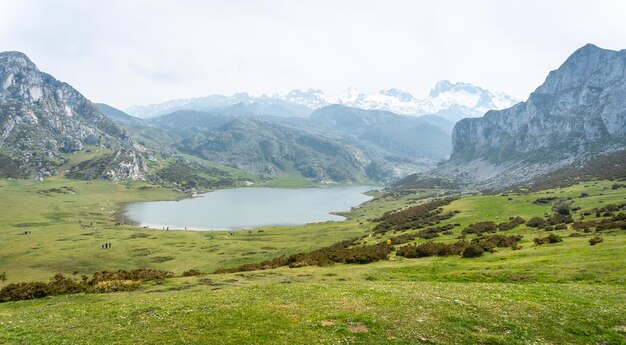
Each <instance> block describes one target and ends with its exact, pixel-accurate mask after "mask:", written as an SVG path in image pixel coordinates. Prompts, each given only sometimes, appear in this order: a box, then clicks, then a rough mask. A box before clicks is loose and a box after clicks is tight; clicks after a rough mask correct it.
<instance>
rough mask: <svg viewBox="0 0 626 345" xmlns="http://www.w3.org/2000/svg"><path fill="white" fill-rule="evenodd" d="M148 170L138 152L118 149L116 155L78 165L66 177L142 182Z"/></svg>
mask: <svg viewBox="0 0 626 345" xmlns="http://www.w3.org/2000/svg"><path fill="white" fill-rule="evenodd" d="M146 170H147V166H146V162H145V159H144V158H143V156H142V155H141V154H139V153H138V152H137V151H134V150H130V149H124V148H121V149H118V150H117V151H115V152H114V153H111V154H108V155H104V156H101V157H98V158H95V159H92V160H88V161H85V162H82V163H79V164H77V165H76V166H73V167H72V168H70V170H69V171H68V172H67V174H66V176H67V177H70V178H78V179H83V180H94V179H100V178H102V179H105V180H109V181H119V180H128V179H132V180H140V179H143V178H144V175H145V172H146Z"/></svg>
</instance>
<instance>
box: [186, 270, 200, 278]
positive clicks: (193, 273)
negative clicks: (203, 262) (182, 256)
mask: <svg viewBox="0 0 626 345" xmlns="http://www.w3.org/2000/svg"><path fill="white" fill-rule="evenodd" d="M199 275H202V272H200V271H199V270H197V269H195V268H194V269H190V270H189V271H185V272H183V274H182V276H183V277H193V276H199Z"/></svg>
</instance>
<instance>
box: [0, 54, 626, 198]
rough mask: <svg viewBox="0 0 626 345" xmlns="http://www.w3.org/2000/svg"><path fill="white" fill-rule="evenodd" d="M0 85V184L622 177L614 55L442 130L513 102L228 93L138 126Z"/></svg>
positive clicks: (44, 86)
mask: <svg viewBox="0 0 626 345" xmlns="http://www.w3.org/2000/svg"><path fill="white" fill-rule="evenodd" d="M0 86H1V87H0V176H2V177H17V178H39V179H40V178H44V177H47V176H52V175H58V174H64V175H65V176H68V177H72V178H84V179H93V178H103V179H109V180H120V179H129V178H130V179H147V180H150V181H154V182H158V183H161V182H167V181H170V182H173V183H176V181H175V180H176V179H177V178H178V177H180V176H186V177H185V178H186V179H188V180H187V181H186V182H185V183H186V185H188V186H211V185H216V184H211V183H209V181H208V180H206V181H202V180H199V177H198V176H196V175H194V174H195V173H196V172H199V171H201V172H202V174H205V175H206V174H208V175H211V174H217V175H218V176H221V177H223V179H221V180H219V182H216V183H217V185H223V186H230V185H232V183H233V180H232V179H231V178H230V177H228V176H227V175H228V174H227V173H225V172H224V171H217V170H215V169H213V168H211V167H207V166H204V167H203V166H202V164H198V163H197V162H194V161H190V160H188V159H187V158H185V155H189V156H195V157H198V158H199V159H203V160H205V161H207V162H214V163H219V164H222V165H226V166H229V167H232V168H235V169H239V170H241V171H244V172H247V173H251V174H255V175H256V174H258V175H261V176H274V175H300V176H304V177H307V178H309V179H312V180H315V181H327V182H363V181H371V180H373V181H379V182H386V183H388V182H392V181H394V180H397V179H399V178H403V177H405V176H407V175H410V174H411V173H416V172H417V173H418V174H417V175H411V176H409V177H408V178H407V179H405V180H403V181H404V182H407V183H408V184H411V185H416V181H419V180H420V179H428V180H429V181H430V182H432V181H439V182H441V183H444V184H446V185H452V184H456V185H460V186H462V187H463V188H466V189H470V190H476V189H478V190H483V189H502V188H509V187H511V186H532V184H533V183H535V182H536V181H538V180H539V179H543V180H555V179H557V177H555V176H557V175H555V174H561V175H558V176H564V175H563V174H564V173H563V172H564V171H566V172H567V173H566V174H565V175H567V176H569V177H571V176H576V174H575V173H572V171H574V172H575V171H585V174H587V175H589V174H594V173H596V172H597V171H598V169H594V167H593V166H591V165H593V164H601V165H602V166H603V167H605V168H603V169H602V170H604V171H605V172H606V171H611V172H614V171H626V169H625V167H623V166H622V165H621V164H622V163H620V162H621V161H620V159H621V158H620V157H623V156H624V155H623V153H624V152H625V151H624V150H625V149H626V50H622V51H612V50H607V49H601V48H598V47H596V46H594V45H591V44H589V45H586V46H584V47H582V48H580V49H578V50H576V51H575V52H574V53H573V54H572V55H571V56H570V57H569V58H568V59H567V60H566V61H565V62H564V63H563V64H562V65H561V66H560V67H559V68H558V69H557V70H555V71H552V72H550V73H549V74H548V76H547V78H546V80H545V82H544V83H543V84H542V85H541V86H539V87H538V88H537V89H536V90H535V91H534V92H533V93H531V94H530V96H529V98H528V99H527V100H526V101H524V102H520V103H516V104H514V105H512V106H510V107H508V108H504V109H500V110H488V111H486V113H485V115H484V116H482V117H476V118H471V116H470V118H465V119H462V120H459V121H458V122H456V124H455V121H456V118H455V116H459V114H461V113H463V112H465V113H472V112H473V113H472V114H474V115H478V114H479V113H480V112H482V111H485V110H487V109H489V108H493V109H497V108H500V107H504V106H506V104H512V103H515V100H513V99H511V98H510V97H507V96H503V95H495V94H493V93H490V92H488V91H486V90H483V89H480V88H477V87H475V86H472V85H469V84H462V83H456V84H453V83H450V82H445V81H444V82H440V83H438V84H437V86H436V87H435V88H434V89H433V90H432V91H431V94H430V97H429V98H428V101H424V100H421V101H420V100H417V99H416V98H414V97H413V96H411V95H410V94H408V93H405V92H402V91H399V90H386V91H381V92H380V93H378V94H376V95H363V94H359V93H355V92H352V93H347V94H344V95H342V96H340V97H337V98H329V97H327V96H326V95H324V94H323V93H322V92H321V91H318V90H309V91H292V92H290V93H289V94H287V95H284V96H272V97H268V96H262V97H257V98H255V97H251V96H249V95H246V94H238V95H235V96H232V97H226V96H210V97H205V98H199V99H194V100H179V101H172V102H168V103H164V104H161V105H154V106H149V107H143V108H135V110H136V111H135V114H137V112H140V111H143V113H142V116H145V117H149V118H146V119H141V118H138V117H135V116H132V115H130V114H127V113H125V112H123V111H121V110H118V109H116V108H114V107H111V106H108V105H106V104H93V103H91V102H90V101H89V100H87V99H86V98H85V97H84V96H82V95H81V94H80V93H79V92H78V91H77V90H75V89H74V88H72V87H71V86H70V85H68V84H66V83H63V82H60V81H58V80H57V79H55V78H54V77H52V76H50V75H48V74H46V73H44V72H41V71H39V69H37V67H36V66H35V65H34V64H33V63H32V62H31V61H30V60H29V59H28V57H27V56H26V55H24V54H22V53H19V52H4V53H0ZM350 105H358V106H359V107H355V106H350ZM188 107H191V108H193V107H197V108H200V110H197V109H195V110H194V109H191V110H190V109H186V108H188ZM177 109H182V110H177ZM387 109H399V110H398V111H400V112H401V114H398V113H395V112H391V111H388V110H387ZM459 109H460V110H459ZM161 112H163V113H164V114H161ZM433 112H434V113H433ZM406 114H412V115H419V116H407V115H406ZM157 115H158V116H157ZM603 157H604V158H603ZM605 158H606V159H605ZM148 161H149V162H148ZM437 162H439V164H437ZM598 162H599V163H598ZM616 162H617V163H616ZM164 172H167V173H164ZM550 176H552V177H550ZM439 182H437V183H439ZM400 185H402V184H400Z"/></svg>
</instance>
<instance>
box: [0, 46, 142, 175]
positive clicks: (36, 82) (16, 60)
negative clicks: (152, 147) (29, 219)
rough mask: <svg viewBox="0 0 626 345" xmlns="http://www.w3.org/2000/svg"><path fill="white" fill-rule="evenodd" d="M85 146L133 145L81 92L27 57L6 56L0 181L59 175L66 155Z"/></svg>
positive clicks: (0, 86)
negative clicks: (37, 65) (58, 169)
mask: <svg viewBox="0 0 626 345" xmlns="http://www.w3.org/2000/svg"><path fill="white" fill-rule="evenodd" d="M84 145H93V146H100V147H105V148H107V149H119V148H123V147H131V146H132V143H131V142H130V139H129V137H128V133H127V132H125V131H124V130H122V129H121V128H120V127H118V126H117V125H116V124H115V123H113V122H112V121H111V120H110V119H108V118H107V117H106V116H105V115H104V114H103V113H102V112H101V111H100V110H99V109H98V108H96V107H95V106H94V105H93V104H92V103H91V102H90V101H89V100H88V99H87V98H85V97H84V96H83V95H82V94H80V92H78V91H77V90H75V89H74V88H73V87H71V86H70V85H68V84H66V83H63V82H60V81H58V80H57V79H55V78H54V77H52V76H51V75H49V74H46V73H44V72H41V71H39V69H37V67H36V66H35V64H34V63H33V62H32V61H30V59H29V58H28V57H27V56H26V55H25V54H23V53H20V52H4V53H0V162H2V164H0V176H8V177H36V178H42V177H45V176H51V175H54V174H56V173H57V171H56V169H57V167H58V166H60V165H62V164H64V163H65V162H66V161H67V159H66V157H65V156H64V155H66V154H70V153H73V152H75V151H80V150H82V149H83V147H84ZM140 170H141V169H140ZM116 176H118V175H116Z"/></svg>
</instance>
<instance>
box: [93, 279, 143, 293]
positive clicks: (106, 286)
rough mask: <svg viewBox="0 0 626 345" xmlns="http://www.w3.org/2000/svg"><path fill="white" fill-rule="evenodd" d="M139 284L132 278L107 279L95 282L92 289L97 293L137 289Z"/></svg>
mask: <svg viewBox="0 0 626 345" xmlns="http://www.w3.org/2000/svg"><path fill="white" fill-rule="evenodd" d="M139 286H141V283H140V282H138V281H134V280H107V281H100V282H98V283H96V285H94V287H93V291H94V292H98V293H108V292H119V291H133V290H136V289H138V288H139Z"/></svg>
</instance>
